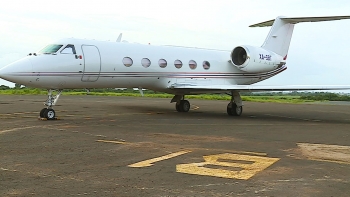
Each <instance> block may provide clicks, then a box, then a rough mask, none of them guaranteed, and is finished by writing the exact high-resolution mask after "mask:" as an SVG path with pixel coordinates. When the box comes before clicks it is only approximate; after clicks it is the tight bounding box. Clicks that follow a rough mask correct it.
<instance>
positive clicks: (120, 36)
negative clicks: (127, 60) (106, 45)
mask: <svg viewBox="0 0 350 197" xmlns="http://www.w3.org/2000/svg"><path fill="white" fill-rule="evenodd" d="M122 36H123V33H120V34H119V36H118V38H117V42H121V41H122Z"/></svg>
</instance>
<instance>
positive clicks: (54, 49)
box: [39, 44, 63, 54]
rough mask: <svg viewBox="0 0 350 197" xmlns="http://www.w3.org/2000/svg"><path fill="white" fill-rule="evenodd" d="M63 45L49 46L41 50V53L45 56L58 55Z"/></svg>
mask: <svg viewBox="0 0 350 197" xmlns="http://www.w3.org/2000/svg"><path fill="white" fill-rule="evenodd" d="M62 46H63V45H61V44H50V45H47V46H46V47H45V48H43V49H41V50H40V51H39V53H43V54H51V53H56V52H57V51H58V50H59V49H60V48H61V47H62Z"/></svg>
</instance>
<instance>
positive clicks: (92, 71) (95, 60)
mask: <svg viewBox="0 0 350 197" xmlns="http://www.w3.org/2000/svg"><path fill="white" fill-rule="evenodd" d="M81 48H82V50H83V57H84V73H83V77H82V78H81V80H82V81H86V82H94V81H97V79H98V78H99V76H100V72H101V55H100V51H99V50H98V48H97V47H96V46H94V45H82V47H81Z"/></svg>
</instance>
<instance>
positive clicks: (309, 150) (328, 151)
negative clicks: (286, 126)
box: [297, 143, 350, 164]
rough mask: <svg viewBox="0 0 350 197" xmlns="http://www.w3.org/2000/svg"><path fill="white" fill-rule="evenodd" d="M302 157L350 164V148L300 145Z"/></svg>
mask: <svg viewBox="0 0 350 197" xmlns="http://www.w3.org/2000/svg"><path fill="white" fill-rule="evenodd" d="M297 145H298V147H299V150H300V151H301V153H302V155H303V156H305V157H307V158H308V159H312V160H325V161H330V162H337V163H347V164H350V146H339V145H327V144H308V143H298V144H297Z"/></svg>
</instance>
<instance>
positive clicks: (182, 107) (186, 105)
mask: <svg viewBox="0 0 350 197" xmlns="http://www.w3.org/2000/svg"><path fill="white" fill-rule="evenodd" d="M190 108H191V104H190V102H188V100H181V101H180V110H181V112H188V111H190Z"/></svg>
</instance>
